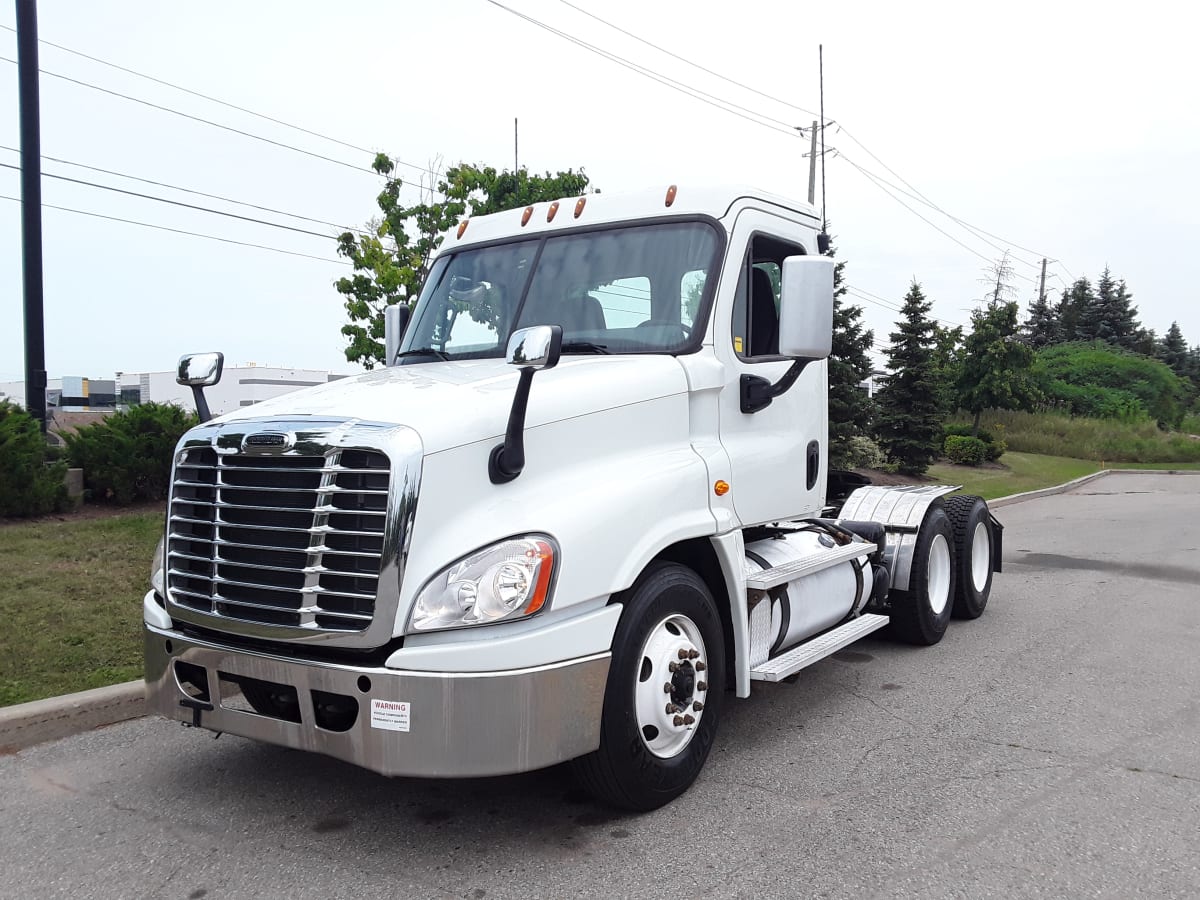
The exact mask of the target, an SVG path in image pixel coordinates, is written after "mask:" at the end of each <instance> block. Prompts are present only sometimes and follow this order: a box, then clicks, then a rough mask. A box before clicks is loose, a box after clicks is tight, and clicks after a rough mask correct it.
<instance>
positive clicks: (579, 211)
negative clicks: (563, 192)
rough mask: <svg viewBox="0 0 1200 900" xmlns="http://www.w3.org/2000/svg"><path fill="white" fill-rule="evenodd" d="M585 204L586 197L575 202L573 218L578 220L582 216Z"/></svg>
mask: <svg viewBox="0 0 1200 900" xmlns="http://www.w3.org/2000/svg"><path fill="white" fill-rule="evenodd" d="M586 203H587V197H580V198H579V199H578V200H576V201H575V218H577V219H578V218H579V217H580V216H581V215H583V207H584V205H585V204H586Z"/></svg>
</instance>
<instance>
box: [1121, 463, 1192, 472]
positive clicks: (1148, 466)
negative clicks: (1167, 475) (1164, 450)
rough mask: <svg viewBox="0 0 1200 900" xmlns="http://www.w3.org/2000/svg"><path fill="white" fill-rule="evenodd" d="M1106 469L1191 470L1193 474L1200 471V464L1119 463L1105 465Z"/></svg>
mask: <svg viewBox="0 0 1200 900" xmlns="http://www.w3.org/2000/svg"><path fill="white" fill-rule="evenodd" d="M1104 467H1105V468H1106V469H1156V470H1159V471H1172V472H1185V471H1188V470H1191V471H1193V472H1195V471H1200V463H1194V462H1157V463H1136V462H1119V463H1105V464H1104Z"/></svg>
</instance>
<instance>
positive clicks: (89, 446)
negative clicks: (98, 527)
mask: <svg viewBox="0 0 1200 900" xmlns="http://www.w3.org/2000/svg"><path fill="white" fill-rule="evenodd" d="M196 422H197V419H196V416H195V415H193V414H191V413H187V412H184V411H183V410H182V409H180V408H179V407H178V406H173V405H171V404H169V403H143V404H140V405H138V406H131V407H130V408H129V409H128V410H124V411H121V412H115V413H113V414H112V415H110V416H108V417H107V418H105V420H104V421H103V422H97V423H96V424H95V425H87V426H85V427H83V428H80V429H79V431H78V432H77V433H75V434H67V435H64V438H65V439H66V442H67V455H68V456H69V457H70V459H71V465H73V466H78V467H79V468H81V469H83V483H84V488H85V490H86V492H87V496H88V499H90V500H93V501H106V502H112V503H116V504H118V505H126V504H129V503H134V502H136V501H139V500H163V499H165V498H166V496H167V490H168V489H169V487H170V480H171V459H172V457H173V455H174V453H175V445H176V444H177V443H178V442H179V439H180V437H182V436H183V433H184V432H185V431H187V430H188V429H189V428H191V427H192V426H193V425H195V424H196Z"/></svg>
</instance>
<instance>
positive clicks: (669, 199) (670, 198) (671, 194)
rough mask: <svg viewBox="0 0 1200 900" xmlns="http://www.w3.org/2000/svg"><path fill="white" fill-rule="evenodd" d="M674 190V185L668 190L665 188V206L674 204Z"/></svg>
mask: <svg viewBox="0 0 1200 900" xmlns="http://www.w3.org/2000/svg"><path fill="white" fill-rule="evenodd" d="M675 190H676V189H675V185H671V186H670V187H669V188H667V206H670V205H671V204H672V203H674V202H675Z"/></svg>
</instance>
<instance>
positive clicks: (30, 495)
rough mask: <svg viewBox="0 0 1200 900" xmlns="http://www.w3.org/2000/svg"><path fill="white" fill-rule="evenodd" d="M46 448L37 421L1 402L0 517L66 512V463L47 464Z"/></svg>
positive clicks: (47, 448) (21, 410) (9, 404)
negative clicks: (64, 481) (64, 478)
mask: <svg viewBox="0 0 1200 900" xmlns="http://www.w3.org/2000/svg"><path fill="white" fill-rule="evenodd" d="M48 451H49V447H48V446H47V444H46V439H45V437H43V435H42V431H41V428H39V427H38V423H37V420H36V419H34V418H33V416H31V415H29V413H27V412H25V411H24V410H23V409H19V408H18V407H16V406H13V405H12V404H11V403H6V402H3V401H0V516H40V515H44V514H46V513H49V512H57V511H58V510H61V509H65V508H66V506H67V503H68V500H67V488H66V485H65V484H63V475H64V474H65V473H66V471H67V466H66V464H65V463H61V462H53V463H50V464H49V465H47V459H48V457H49V455H50V454H49V452H48Z"/></svg>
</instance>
